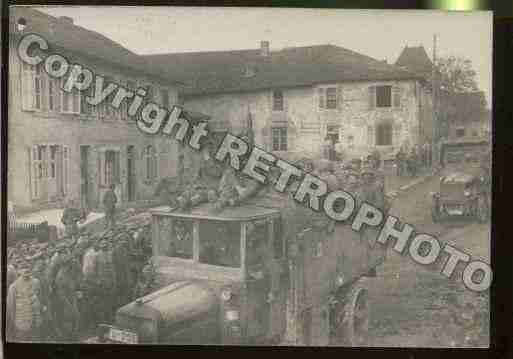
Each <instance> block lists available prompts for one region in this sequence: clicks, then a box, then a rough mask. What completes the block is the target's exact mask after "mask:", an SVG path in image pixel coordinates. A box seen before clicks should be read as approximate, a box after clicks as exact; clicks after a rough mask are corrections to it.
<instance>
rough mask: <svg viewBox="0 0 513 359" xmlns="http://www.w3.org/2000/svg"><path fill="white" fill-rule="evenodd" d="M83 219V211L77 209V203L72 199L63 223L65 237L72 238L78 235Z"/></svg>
mask: <svg viewBox="0 0 513 359" xmlns="http://www.w3.org/2000/svg"><path fill="white" fill-rule="evenodd" d="M82 219H83V213H82V211H81V210H80V209H79V208H78V207H77V201H76V200H74V199H72V200H69V201H68V204H67V206H66V208H65V209H64V212H63V213H62V218H61V222H62V224H64V226H65V232H64V233H65V236H66V237H72V236H75V235H77V234H78V222H79V221H80V220H82Z"/></svg>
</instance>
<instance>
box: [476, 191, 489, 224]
mask: <svg viewBox="0 0 513 359" xmlns="http://www.w3.org/2000/svg"><path fill="white" fill-rule="evenodd" d="M476 207H477V208H476V217H477V220H478V221H479V222H480V223H485V222H486V221H488V206H487V204H486V199H485V198H484V197H483V196H480V197H479V198H478V199H477V205H476Z"/></svg>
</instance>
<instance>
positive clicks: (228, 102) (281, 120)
mask: <svg viewBox="0 0 513 359" xmlns="http://www.w3.org/2000/svg"><path fill="white" fill-rule="evenodd" d="M379 85H391V86H393V97H394V98H395V96H398V99H399V103H398V106H392V107H390V108H377V107H375V106H374V105H373V104H372V102H371V101H370V98H371V96H373V95H371V94H372V90H370V88H371V87H372V86H379ZM325 87H336V88H337V89H338V91H340V93H339V94H340V95H339V96H340V99H341V102H339V104H338V106H337V108H336V109H322V108H319V88H325ZM283 95H284V96H283V97H284V109H283V111H273V110H272V91H259V92H252V93H243V94H219V95H211V96H198V97H195V96H188V97H185V98H184V105H185V107H186V108H189V109H191V110H195V111H199V112H202V113H205V114H207V115H210V116H211V117H212V120H211V121H213V122H215V123H221V122H223V121H224V122H226V123H227V124H228V126H226V125H225V127H229V129H231V130H232V131H233V132H235V133H238V132H239V131H240V130H241V129H242V128H243V126H244V124H245V123H246V121H247V119H248V113H251V118H252V121H253V126H254V130H255V141H256V143H257V145H260V146H262V147H264V148H265V149H267V150H272V140H271V137H272V136H271V132H270V130H269V129H270V128H271V127H280V126H284V127H286V128H287V140H288V152H302V153H311V154H312V155H314V156H316V155H319V154H320V153H321V145H322V142H323V139H324V138H325V137H326V134H327V130H328V125H329V126H338V134H339V138H340V143H339V144H338V145H337V150H339V151H341V152H343V153H345V154H347V155H349V156H353V155H354V156H360V155H363V154H364V153H366V152H367V151H369V149H371V148H372V147H373V146H375V145H376V138H375V136H376V135H375V130H376V126H377V125H378V124H380V123H382V122H386V121H390V123H391V124H392V127H393V135H392V145H390V146H377V148H378V149H379V150H380V151H382V152H391V151H395V150H397V149H398V148H399V147H400V146H401V145H413V144H416V143H418V142H419V140H420V139H421V138H422V137H423V135H422V136H421V134H420V132H421V130H422V128H420V127H419V123H420V119H421V115H420V113H421V111H422V113H423V115H424V117H425V118H426V119H429V121H431V117H432V116H431V112H430V111H432V108H431V107H429V106H428V105H429V96H430V95H429V94H427V93H425V91H424V90H423V88H422V87H421V85H420V84H419V83H418V82H416V81H413V80H412V81H383V82H351V83H341V84H320V85H318V86H313V87H302V88H289V89H283ZM421 101H422V102H423V103H424V107H421V106H419V103H421ZM392 102H393V103H395V102H394V100H392ZM278 152H279V151H278Z"/></svg>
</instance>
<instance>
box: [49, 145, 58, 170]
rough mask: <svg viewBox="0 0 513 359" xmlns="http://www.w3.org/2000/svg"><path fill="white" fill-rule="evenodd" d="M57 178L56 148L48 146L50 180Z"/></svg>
mask: <svg viewBox="0 0 513 359" xmlns="http://www.w3.org/2000/svg"><path fill="white" fill-rule="evenodd" d="M56 176H57V146H50V178H55V177H56Z"/></svg>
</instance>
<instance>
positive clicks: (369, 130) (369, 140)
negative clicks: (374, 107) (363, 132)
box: [367, 125, 374, 146]
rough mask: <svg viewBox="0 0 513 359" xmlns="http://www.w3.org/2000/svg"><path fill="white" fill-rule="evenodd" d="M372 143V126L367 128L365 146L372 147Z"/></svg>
mask: <svg viewBox="0 0 513 359" xmlns="http://www.w3.org/2000/svg"><path fill="white" fill-rule="evenodd" d="M373 143H374V128H373V127H372V126H370V125H369V126H367V145H369V146H372V144H373Z"/></svg>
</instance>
